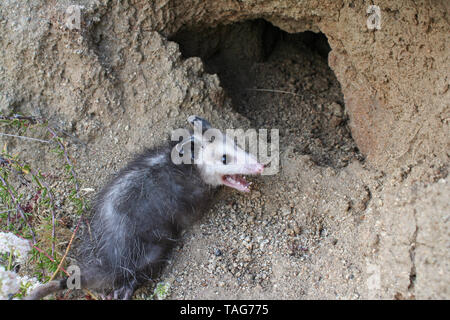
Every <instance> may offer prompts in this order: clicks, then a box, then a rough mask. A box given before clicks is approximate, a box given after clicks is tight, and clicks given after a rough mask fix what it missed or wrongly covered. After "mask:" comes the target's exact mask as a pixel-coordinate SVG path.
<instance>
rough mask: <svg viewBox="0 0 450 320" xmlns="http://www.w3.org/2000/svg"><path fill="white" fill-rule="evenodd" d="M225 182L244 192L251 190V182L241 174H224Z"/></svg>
mask: <svg viewBox="0 0 450 320" xmlns="http://www.w3.org/2000/svg"><path fill="white" fill-rule="evenodd" d="M222 181H223V184H224V185H226V186H228V187H231V188H234V189H236V190H239V191H242V192H250V188H249V187H250V184H251V182H247V180H245V178H244V176H242V175H239V174H233V175H224V176H222Z"/></svg>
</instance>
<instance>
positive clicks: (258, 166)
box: [256, 163, 264, 173]
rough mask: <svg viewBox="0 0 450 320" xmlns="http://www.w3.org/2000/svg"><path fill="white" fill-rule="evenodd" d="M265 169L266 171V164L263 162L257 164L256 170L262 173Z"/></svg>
mask: <svg viewBox="0 0 450 320" xmlns="http://www.w3.org/2000/svg"><path fill="white" fill-rule="evenodd" d="M263 171H264V165H263V164H261V163H258V164H257V165H256V172H257V173H262V172H263Z"/></svg>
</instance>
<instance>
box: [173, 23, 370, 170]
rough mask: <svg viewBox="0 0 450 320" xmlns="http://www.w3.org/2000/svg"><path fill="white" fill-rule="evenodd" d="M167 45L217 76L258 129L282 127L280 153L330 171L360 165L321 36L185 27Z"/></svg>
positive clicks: (242, 27)
mask: <svg viewBox="0 0 450 320" xmlns="http://www.w3.org/2000/svg"><path fill="white" fill-rule="evenodd" d="M170 40H172V41H175V42H177V43H178V44H179V45H180V50H181V53H182V54H183V56H184V57H186V58H188V57H193V56H196V57H200V58H201V59H202V60H203V62H204V65H205V70H206V72H208V73H211V74H217V75H218V76H219V78H220V81H221V85H222V87H223V88H224V90H225V91H226V93H227V95H228V96H229V97H230V98H231V99H232V104H233V108H234V109H235V110H236V111H237V112H238V113H240V114H241V115H243V116H245V117H247V118H248V119H249V120H250V121H251V123H252V125H253V127H254V128H256V129H259V128H267V129H279V132H280V150H281V151H284V150H286V149H287V148H288V147H290V148H291V149H292V150H293V152H294V153H297V154H308V155H310V156H311V158H312V160H313V161H315V162H316V163H317V164H319V165H327V166H333V167H343V166H345V165H346V164H347V163H348V162H349V161H350V160H351V159H352V158H358V159H361V155H360V154H359V153H358V150H357V147H356V145H355V143H354V141H353V139H352V137H351V134H350V130H349V128H348V126H347V122H348V118H347V115H346V112H345V107H344V99H343V95H342V92H341V88H340V85H339V82H338V81H337V79H336V77H335V75H334V73H333V71H332V70H331V69H330V68H329V66H328V54H329V52H330V46H329V44H328V40H327V38H326V36H325V35H324V34H322V33H314V32H310V31H307V32H302V33H296V34H289V33H287V32H285V31H283V30H281V29H279V28H277V27H275V26H273V25H272V24H270V23H269V22H267V21H265V20H262V19H258V20H251V21H244V22H239V23H235V24H231V25H221V26H217V27H215V28H200V27H192V28H189V29H183V30H181V31H180V32H178V33H177V34H175V35H174V36H173V37H172V38H171V39H170Z"/></svg>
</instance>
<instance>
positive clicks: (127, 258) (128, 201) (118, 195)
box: [27, 117, 263, 299]
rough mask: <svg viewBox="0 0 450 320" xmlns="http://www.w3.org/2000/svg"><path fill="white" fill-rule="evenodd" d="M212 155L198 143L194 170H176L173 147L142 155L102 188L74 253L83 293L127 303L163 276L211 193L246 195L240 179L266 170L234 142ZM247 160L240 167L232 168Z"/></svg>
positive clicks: (39, 293) (57, 284) (52, 286)
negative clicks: (108, 292)
mask: <svg viewBox="0 0 450 320" xmlns="http://www.w3.org/2000/svg"><path fill="white" fill-rule="evenodd" d="M197 119H200V120H202V122H203V123H206V124H207V127H206V128H204V129H207V128H208V127H209V123H208V122H207V121H206V120H203V119H201V118H198V117H195V118H194V120H193V122H195V121H196V120H197ZM213 149H217V147H216V146H214V145H213V143H209V142H208V143H204V142H203V143H202V146H201V148H200V152H201V155H202V156H203V158H204V160H205V161H204V162H202V164H199V165H197V164H178V165H177V164H174V163H173V162H172V159H171V152H172V150H173V146H171V145H168V146H165V147H159V148H156V149H154V150H146V151H145V152H143V153H142V154H141V155H139V156H138V157H137V158H135V159H134V160H133V161H132V162H130V163H129V164H128V165H127V166H126V167H125V168H124V169H122V170H121V171H120V172H119V174H118V175H117V176H116V177H115V178H114V179H113V180H112V181H111V182H110V183H109V184H107V185H106V186H105V187H104V189H103V190H102V191H101V192H100V193H99V194H98V195H97V197H96V200H95V203H94V207H93V209H94V212H95V214H94V216H93V219H92V221H91V224H90V226H89V228H85V229H86V231H85V233H84V234H83V240H82V243H81V246H80V249H79V253H78V259H77V260H78V263H79V267H80V270H81V287H82V288H91V289H113V290H114V298H116V299H129V298H131V296H132V294H133V292H134V291H135V290H136V289H137V288H138V287H139V286H140V285H142V284H143V283H144V282H146V281H148V280H150V279H152V278H154V277H155V275H156V274H157V273H158V272H159V271H160V268H161V267H162V265H163V264H164V262H165V261H166V260H167V258H168V254H169V253H170V251H171V249H172V248H173V247H174V245H175V244H176V241H177V239H178V238H179V235H180V232H181V231H182V230H184V229H185V228H186V227H189V226H190V225H191V224H192V223H193V222H195V221H196V220H197V219H199V218H200V216H201V214H202V213H203V212H204V211H205V209H206V207H207V206H208V205H209V203H210V200H211V199H212V197H213V194H214V190H215V187H217V186H219V185H227V186H230V187H233V188H236V189H237V190H240V191H248V185H249V184H248V183H247V182H246V181H245V179H244V178H243V177H242V176H241V174H259V173H261V172H262V170H263V166H262V165H261V164H259V163H258V162H257V161H256V159H255V158H253V156H251V155H249V154H247V153H245V152H244V151H243V150H241V149H240V148H237V146H236V145H234V141H232V142H231V141H228V142H227V145H226V146H225V148H222V150H224V151H221V152H224V154H222V153H220V154H217V153H214V152H211V151H212V150H213ZM225 158H227V160H224V159H225ZM244 158H245V163H243V162H239V161H237V160H242V159H244ZM230 160H234V163H231V161H230ZM65 288H66V282H65V281H64V280H61V281H54V282H50V283H48V284H45V285H43V286H41V287H39V288H37V289H36V290H35V291H34V292H32V293H31V295H30V296H28V297H27V299H40V298H42V297H44V296H45V295H48V294H49V293H51V292H54V291H57V290H61V289H65Z"/></svg>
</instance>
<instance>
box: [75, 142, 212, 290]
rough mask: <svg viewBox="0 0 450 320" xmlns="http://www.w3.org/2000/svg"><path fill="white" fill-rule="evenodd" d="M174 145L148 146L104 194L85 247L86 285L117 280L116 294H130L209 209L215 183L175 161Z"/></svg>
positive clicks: (104, 285)
mask: <svg viewBox="0 0 450 320" xmlns="http://www.w3.org/2000/svg"><path fill="white" fill-rule="evenodd" d="M170 151H171V148H169V147H168V148H161V149H158V150H148V151H146V152H145V153H143V154H142V155H140V156H139V157H138V158H136V159H135V160H134V161H132V162H131V163H130V164H129V165H128V166H127V167H126V168H124V169H123V170H122V171H121V172H120V173H119V175H118V176H117V177H116V178H115V179H114V180H113V181H112V182H111V183H110V184H108V185H107V186H106V188H104V189H103V190H102V191H101V193H100V194H99V197H98V199H97V201H96V204H95V206H94V209H95V212H96V216H95V217H94V219H93V221H92V224H91V226H90V229H91V232H90V236H87V237H85V238H84V239H85V240H84V242H83V244H82V247H81V254H80V261H81V262H82V263H81V270H82V271H81V273H82V277H81V285H82V287H89V288H96V289H99V288H108V287H111V286H112V287H113V288H116V289H118V290H117V291H116V292H115V297H116V298H129V297H130V295H131V294H132V292H134V290H135V289H136V287H137V286H138V285H140V284H142V283H143V282H145V281H146V280H149V279H151V278H152V276H154V274H155V273H157V272H158V271H159V268H160V267H161V265H162V263H163V262H164V261H165V260H166V259H167V255H168V253H169V252H170V249H171V248H172V247H173V246H174V245H175V244H176V240H177V239H178V236H179V234H180V231H181V230H183V229H185V228H186V227H188V226H189V225H191V224H192V223H193V222H194V221H195V220H197V219H198V218H199V217H200V215H201V213H202V212H203V211H204V209H205V207H206V205H207V204H208V203H209V199H210V197H211V194H212V188H211V187H210V186H208V185H206V184H205V183H204V182H203V181H202V179H201V178H200V175H199V173H198V172H197V169H196V167H195V166H192V165H174V164H173V163H172V161H171V159H170Z"/></svg>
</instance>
